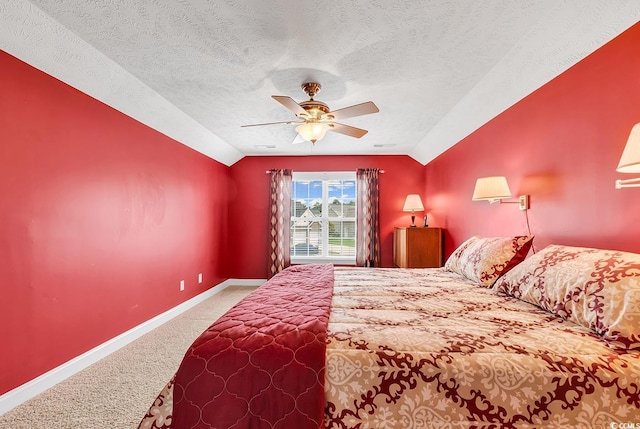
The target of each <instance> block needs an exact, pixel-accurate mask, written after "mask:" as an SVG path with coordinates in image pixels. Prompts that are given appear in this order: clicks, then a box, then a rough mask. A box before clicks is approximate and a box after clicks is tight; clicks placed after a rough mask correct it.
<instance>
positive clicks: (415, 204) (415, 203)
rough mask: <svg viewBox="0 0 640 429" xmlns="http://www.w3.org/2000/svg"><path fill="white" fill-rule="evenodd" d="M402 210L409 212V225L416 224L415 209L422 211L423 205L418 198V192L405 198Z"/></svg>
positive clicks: (413, 225)
mask: <svg viewBox="0 0 640 429" xmlns="http://www.w3.org/2000/svg"><path fill="white" fill-rule="evenodd" d="M402 211H403V212H411V226H412V227H415V226H416V211H419V212H421V211H424V206H423V205H422V200H421V199H420V195H418V194H409V195H407V198H406V199H405V200H404V207H403V208H402Z"/></svg>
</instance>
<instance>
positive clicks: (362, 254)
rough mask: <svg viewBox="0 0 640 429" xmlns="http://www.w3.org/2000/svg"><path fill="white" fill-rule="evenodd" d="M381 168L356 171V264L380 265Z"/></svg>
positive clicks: (362, 265) (365, 265) (366, 265)
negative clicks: (379, 180)
mask: <svg viewBox="0 0 640 429" xmlns="http://www.w3.org/2000/svg"><path fill="white" fill-rule="evenodd" d="M378 175H379V170H378V169H375V168H367V169H358V171H357V172H356V183H357V194H358V195H357V198H358V204H357V206H358V215H357V216H358V218H357V222H358V227H357V228H356V230H357V237H356V246H357V247H356V265H357V266H359V267H379V266H380V259H381V258H380V210H379V201H380V192H379V190H378Z"/></svg>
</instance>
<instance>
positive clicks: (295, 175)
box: [289, 171, 358, 265]
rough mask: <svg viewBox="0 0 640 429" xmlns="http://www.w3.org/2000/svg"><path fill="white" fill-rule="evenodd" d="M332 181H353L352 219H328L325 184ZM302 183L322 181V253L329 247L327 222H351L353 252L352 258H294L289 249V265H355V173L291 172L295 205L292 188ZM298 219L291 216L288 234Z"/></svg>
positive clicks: (326, 186)
mask: <svg viewBox="0 0 640 429" xmlns="http://www.w3.org/2000/svg"><path fill="white" fill-rule="evenodd" d="M332 180H349V181H353V182H354V187H355V197H354V202H355V210H354V216H353V218H351V217H347V218H345V217H342V216H339V217H335V218H334V217H329V216H328V213H329V211H328V206H329V204H330V201H329V186H328V184H327V182H329V181H332ZM302 181H310V182H311V181H322V216H321V217H320V218H319V220H320V222H321V223H322V249H323V252H324V251H326V249H328V245H329V222H331V221H353V223H354V252H353V256H329V255H327V256H317V255H314V256H299V255H296V256H294V255H293V254H292V252H291V249H290V250H289V254H290V257H291V263H292V264H314V263H320V264H322V263H324V264H328V263H333V264H339V265H355V264H356V245H357V243H356V239H357V228H358V219H357V217H358V215H357V213H358V211H357V204H358V194H357V181H356V172H355V171H324V172H317V171H294V172H292V178H291V187H292V189H291V200H292V203H293V204H295V202H294V201H293V197H294V192H293V187H294V186H295V182H302ZM298 219H300V218H295V217H294V216H293V214H292V215H291V229H290V233H291V234H293V224H294V222H295V221H296V220H298Z"/></svg>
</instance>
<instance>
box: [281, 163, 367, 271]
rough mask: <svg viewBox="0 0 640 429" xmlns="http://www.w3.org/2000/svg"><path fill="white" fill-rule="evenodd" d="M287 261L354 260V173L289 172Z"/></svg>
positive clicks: (344, 261)
mask: <svg viewBox="0 0 640 429" xmlns="http://www.w3.org/2000/svg"><path fill="white" fill-rule="evenodd" d="M290 246H291V262H293V263H311V262H335V263H345V264H352V263H355V261H356V173H355V172H331V173H297V172H294V173H293V181H292V185H291V234H290Z"/></svg>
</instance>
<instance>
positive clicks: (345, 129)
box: [329, 122, 369, 139]
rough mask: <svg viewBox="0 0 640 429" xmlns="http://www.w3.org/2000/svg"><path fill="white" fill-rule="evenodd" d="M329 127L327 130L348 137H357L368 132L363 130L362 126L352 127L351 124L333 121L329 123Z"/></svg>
mask: <svg viewBox="0 0 640 429" xmlns="http://www.w3.org/2000/svg"><path fill="white" fill-rule="evenodd" d="M329 127H330V128H329V131H333V132H336V133H340V134H344V135H346V136H349V137H355V138H357V139H359V138H360V137H362V136H363V135H365V134H367V133H368V132H369V131H367V130H363V129H362V128H356V127H352V126H351V125H344V124H337V123H335V122H332V123H330V124H329Z"/></svg>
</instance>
